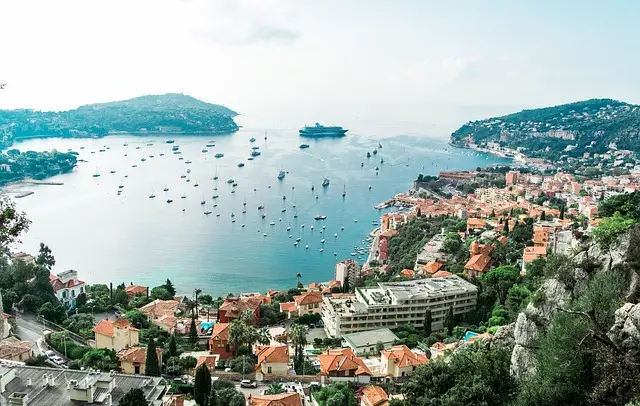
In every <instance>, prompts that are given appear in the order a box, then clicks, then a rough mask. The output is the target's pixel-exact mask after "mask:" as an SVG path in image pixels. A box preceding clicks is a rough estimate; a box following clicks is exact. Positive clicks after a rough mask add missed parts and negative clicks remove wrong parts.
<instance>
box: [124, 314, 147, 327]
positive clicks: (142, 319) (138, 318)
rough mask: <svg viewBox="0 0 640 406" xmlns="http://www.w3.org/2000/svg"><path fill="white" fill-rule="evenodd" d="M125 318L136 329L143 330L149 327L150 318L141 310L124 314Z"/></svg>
mask: <svg viewBox="0 0 640 406" xmlns="http://www.w3.org/2000/svg"><path fill="white" fill-rule="evenodd" d="M124 318H125V319H127V320H129V321H130V322H131V324H133V326H134V327H135V328H138V329H143V328H147V327H149V317H147V315H146V313H144V312H143V311H141V310H138V309H133V310H129V311H128V312H126V313H125V314H124Z"/></svg>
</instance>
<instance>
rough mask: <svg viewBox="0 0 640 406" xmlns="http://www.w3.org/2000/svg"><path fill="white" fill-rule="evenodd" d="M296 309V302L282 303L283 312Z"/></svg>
mask: <svg viewBox="0 0 640 406" xmlns="http://www.w3.org/2000/svg"><path fill="white" fill-rule="evenodd" d="M296 309H297V307H296V302H285V303H280V311H281V312H283V313H294V312H295V311H296Z"/></svg>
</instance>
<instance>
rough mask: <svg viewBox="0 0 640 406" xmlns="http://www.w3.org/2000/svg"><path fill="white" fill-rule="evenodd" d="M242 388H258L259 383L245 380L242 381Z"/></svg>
mask: <svg viewBox="0 0 640 406" xmlns="http://www.w3.org/2000/svg"><path fill="white" fill-rule="evenodd" d="M240 387H241V388H257V387H258V383H257V382H254V381H251V380H249V379H243V380H241V381H240Z"/></svg>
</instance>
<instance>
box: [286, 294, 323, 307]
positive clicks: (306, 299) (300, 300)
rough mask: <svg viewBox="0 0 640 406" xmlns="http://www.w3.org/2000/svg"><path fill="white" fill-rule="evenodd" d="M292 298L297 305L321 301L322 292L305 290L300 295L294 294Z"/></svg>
mask: <svg viewBox="0 0 640 406" xmlns="http://www.w3.org/2000/svg"><path fill="white" fill-rule="evenodd" d="M293 300H295V301H296V304H297V305H298V306H302V305H310V304H315V303H322V293H321V292H305V293H303V294H301V295H296V296H294V297H293Z"/></svg>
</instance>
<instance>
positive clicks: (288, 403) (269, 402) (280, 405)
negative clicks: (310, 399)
mask: <svg viewBox="0 0 640 406" xmlns="http://www.w3.org/2000/svg"><path fill="white" fill-rule="evenodd" d="M247 405H248V406H302V399H301V398H300V395H299V394H297V393H279V394H277V395H251V394H249V396H248V397H247Z"/></svg>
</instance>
